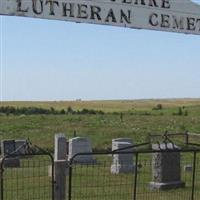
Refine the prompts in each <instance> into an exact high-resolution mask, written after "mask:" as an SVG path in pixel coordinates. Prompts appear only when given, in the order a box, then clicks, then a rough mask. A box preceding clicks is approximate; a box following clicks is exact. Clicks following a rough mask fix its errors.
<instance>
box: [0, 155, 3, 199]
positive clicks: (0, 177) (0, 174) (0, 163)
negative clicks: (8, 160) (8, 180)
mask: <svg viewBox="0 0 200 200" xmlns="http://www.w3.org/2000/svg"><path fill="white" fill-rule="evenodd" d="M3 160H4V159H3V158H2V159H1V161H0V184H1V187H0V190H1V191H0V192H1V200H3V171H4V170H3Z"/></svg>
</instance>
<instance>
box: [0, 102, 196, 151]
mask: <svg viewBox="0 0 200 200" xmlns="http://www.w3.org/2000/svg"><path fill="white" fill-rule="evenodd" d="M158 103H161V104H162V105H163V109H162V110H152V108H153V107H155V106H156V105H157V104H158ZM2 105H3V106H5V105H15V106H30V105H31V106H44V107H51V106H55V108H56V109H60V108H66V107H67V106H68V105H72V106H73V108H74V109H80V108H89V109H98V110H103V111H112V112H110V113H109V112H108V113H106V114H104V115H21V116H14V115H9V116H6V115H0V124H1V125H0V140H2V139H17V138H30V140H31V141H32V142H33V143H34V144H36V145H39V146H41V147H43V148H48V149H53V142H54V134H55V133H64V134H65V135H66V136H67V138H70V137H73V134H74V131H76V132H77V135H78V136H84V137H89V138H90V139H91V140H92V145H93V148H94V149H105V148H110V147H111V139H112V138H117V137H131V138H133V140H134V141H135V142H136V143H140V142H144V141H145V140H146V137H147V135H148V134H149V133H151V134H152V133H163V132H164V131H166V130H167V131H171V132H184V131H186V130H189V131H190V132H196V133H200V100H197V99H195V100H185V99H184V100H157V101H156V100H154V101H153V100H148V101H147V100H143V101H91V102H90V101H89V102H76V101H75V102H3V103H2ZM180 106H181V107H183V106H184V109H183V110H187V112H188V115H187V116H184V115H181V116H177V115H173V114H174V113H177V112H178V108H179V107H180ZM118 111H120V112H121V111H123V121H121V120H120V114H116V113H115V112H118Z"/></svg>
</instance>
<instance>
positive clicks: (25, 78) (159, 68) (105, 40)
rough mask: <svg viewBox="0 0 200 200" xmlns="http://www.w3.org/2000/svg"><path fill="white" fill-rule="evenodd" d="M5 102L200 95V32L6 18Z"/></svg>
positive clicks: (3, 37)
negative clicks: (171, 31)
mask: <svg viewBox="0 0 200 200" xmlns="http://www.w3.org/2000/svg"><path fill="white" fill-rule="evenodd" d="M1 23H2V24H1V27H2V28H1V38H2V39H1V47H2V48H1V55H2V60H1V63H2V66H1V67H2V76H1V77H2V78H1V79H2V80H1V98H2V100H9V101H13V100H73V99H79V98H81V99H84V100H92V99H143V98H183V97H191V98H192V97H200V53H199V52H200V36H195V35H184V34H176V33H165V32H156V31H145V30H134V29H127V28H117V27H111V26H102V25H88V24H76V23H70V22H62V21H50V20H38V19H37V20H36V19H31V18H29V19H28V18H20V17H1Z"/></svg>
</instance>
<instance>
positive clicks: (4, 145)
mask: <svg viewBox="0 0 200 200" xmlns="http://www.w3.org/2000/svg"><path fill="white" fill-rule="evenodd" d="M15 149H16V148H15V140H2V141H1V155H2V156H7V155H9V154H11V153H13V152H14V151H15Z"/></svg>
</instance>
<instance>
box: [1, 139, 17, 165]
mask: <svg viewBox="0 0 200 200" xmlns="http://www.w3.org/2000/svg"><path fill="white" fill-rule="evenodd" d="M15 150H16V146H15V140H2V141H1V155H2V157H5V156H9V155H10V154H12V153H14V152H15ZM3 164H4V167H13V168H14V167H20V160H19V158H18V157H12V158H11V157H10V158H9V157H8V158H6V159H5V160H4V163H3Z"/></svg>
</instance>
